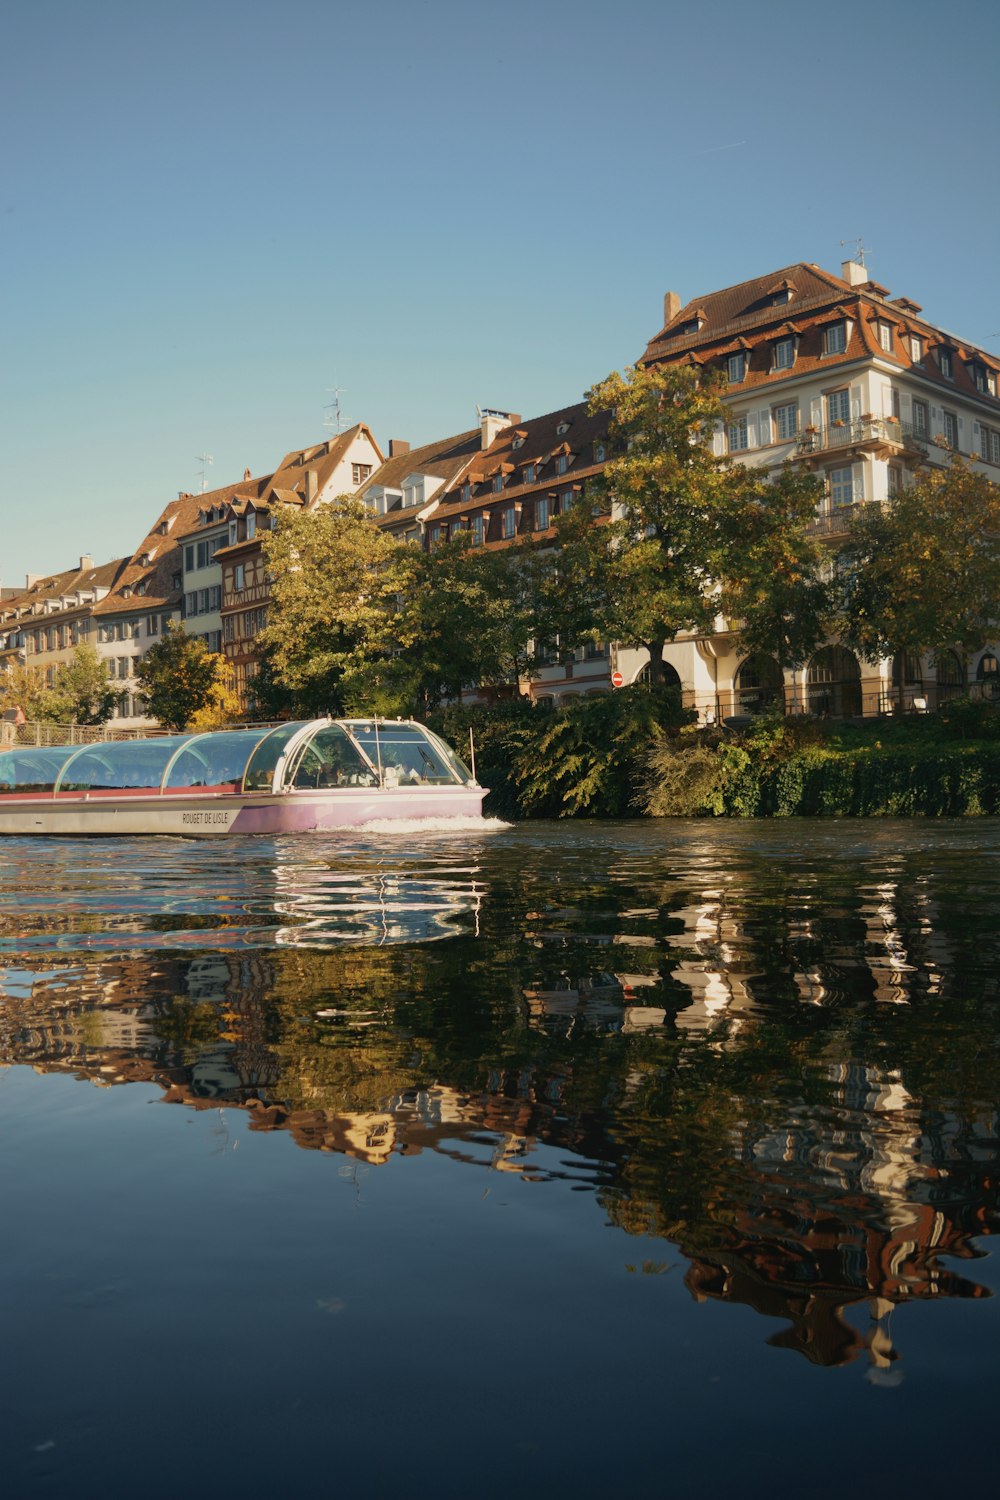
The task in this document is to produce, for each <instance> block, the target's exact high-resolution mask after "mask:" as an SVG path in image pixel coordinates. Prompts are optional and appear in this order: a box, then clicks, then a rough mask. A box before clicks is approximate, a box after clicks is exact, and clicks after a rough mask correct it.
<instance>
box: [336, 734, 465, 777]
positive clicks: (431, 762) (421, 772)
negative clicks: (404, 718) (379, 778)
mask: <svg viewBox="0 0 1000 1500" xmlns="http://www.w3.org/2000/svg"><path fill="white" fill-rule="evenodd" d="M351 727H352V729H353V730H354V734H355V737H356V739H357V740H358V742H359V743H360V745H361V747H362V749H363V750H364V752H365V754H366V755H368V756H369V757H370V758H371V760H372V761H373V762H374V763H375V764H376V765H377V764H378V763H379V760H381V763H382V770H383V771H395V773H396V775H397V777H398V779H399V782H400V784H401V785H404V786H405V785H413V786H416V785H417V784H424V785H427V784H428V783H430V784H434V783H437V784H440V783H442V782H445V783H447V784H449V785H450V784H452V783H453V782H456V781H465V780H466V779H467V776H462V775H461V774H460V773H459V771H457V770H455V769H453V767H452V766H451V764H450V760H452V759H455V757H453V756H451V755H450V752H449V753H448V754H447V755H446V754H445V753H444V746H443V745H440V744H438V743H437V742H436V741H434V740H432V739H430V737H429V736H428V735H427V734H426V733H425V732H424V730H423V729H422V728H421V727H420V726H419V725H418V724H395V723H387V724H381V723H380V724H379V726H378V747H377V748H376V743H375V726H374V725H373V724H370V723H369V724H352V726H351Z"/></svg>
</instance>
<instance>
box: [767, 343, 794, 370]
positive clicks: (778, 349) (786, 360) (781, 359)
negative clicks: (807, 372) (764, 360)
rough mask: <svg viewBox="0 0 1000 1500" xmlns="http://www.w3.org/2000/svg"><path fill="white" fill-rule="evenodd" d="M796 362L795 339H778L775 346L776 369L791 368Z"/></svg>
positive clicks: (773, 366) (774, 365) (773, 365)
mask: <svg viewBox="0 0 1000 1500" xmlns="http://www.w3.org/2000/svg"><path fill="white" fill-rule="evenodd" d="M794 363H795V340H794V339H791V338H788V339H778V340H777V342H776V343H775V346H774V361H773V363H772V366H771V368H772V369H774V370H790V369H791V368H792V366H793V365H794Z"/></svg>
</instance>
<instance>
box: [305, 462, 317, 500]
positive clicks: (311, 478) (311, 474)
mask: <svg viewBox="0 0 1000 1500" xmlns="http://www.w3.org/2000/svg"><path fill="white" fill-rule="evenodd" d="M318 488H319V475H318V474H317V473H316V470H315V469H307V470H306V504H307V505H312V503H313V501H314V500H315V499H316V491H317V489H318Z"/></svg>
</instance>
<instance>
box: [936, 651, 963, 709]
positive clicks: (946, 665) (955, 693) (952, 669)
mask: <svg viewBox="0 0 1000 1500" xmlns="http://www.w3.org/2000/svg"><path fill="white" fill-rule="evenodd" d="M934 666H935V670H936V671H937V701H938V702H939V703H947V701H948V699H949V698H959V697H961V695H962V694H963V693H964V692H965V691H966V685H965V681H964V680H963V676H962V663H961V662H960V661H959V659H958V657H957V656H956V654H955V652H954V651H939V652H938V654H937V656H936V657H935V659H934Z"/></svg>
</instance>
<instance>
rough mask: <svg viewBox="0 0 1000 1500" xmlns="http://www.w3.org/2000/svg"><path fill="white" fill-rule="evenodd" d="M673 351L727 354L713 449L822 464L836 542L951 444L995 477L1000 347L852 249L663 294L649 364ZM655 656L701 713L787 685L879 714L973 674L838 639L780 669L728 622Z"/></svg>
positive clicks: (791, 698) (623, 658)
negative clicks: (870, 659)
mask: <svg viewBox="0 0 1000 1500" xmlns="http://www.w3.org/2000/svg"><path fill="white" fill-rule="evenodd" d="M681 362H683V363H693V364H696V365H698V366H699V367H702V368H705V367H715V368H718V367H720V366H721V368H722V369H723V370H724V371H725V373H726V376H727V378H728V383H729V389H728V393H727V398H726V399H727V402H728V404H729V407H730V411H731V419H730V421H729V423H728V426H727V427H726V429H725V430H720V431H719V432H718V433H717V434H716V437H715V443H716V452H718V453H725V452H728V453H729V454H730V455H732V456H734V457H737V458H739V459H740V460H741V461H743V462H745V463H749V464H754V465H761V466H765V467H769V468H775V467H777V466H778V465H780V464H783V463H785V462H786V461H787V460H789V459H792V460H795V461H796V462H800V463H803V464H806V465H808V467H810V468H811V469H813V470H814V471H815V472H817V473H818V474H820V475H821V476H822V478H823V479H824V481H825V487H826V494H825V499H824V503H823V506H822V511H821V514H820V515H818V516H817V518H816V528H817V531H818V532H819V533H820V534H821V535H823V536H826V537H829V538H830V539H831V542H833V543H835V542H836V540H837V538H838V537H846V535H847V530H848V525H849V521H850V517H851V515H852V513H853V512H854V510H855V508H856V507H857V506H858V505H863V504H867V503H869V502H871V501H885V500H891V499H892V497H893V496H894V495H895V494H896V493H898V491H899V490H900V489H901V488H902V487H903V486H904V485H906V484H907V483H909V482H910V479H911V476H912V474H913V472H914V470H915V469H916V468H918V467H919V466H920V465H923V464H940V465H944V464H946V463H947V462H948V456H949V450H958V451H959V452H961V453H963V454H965V455H967V456H970V457H971V458H973V459H974V460H975V462H976V464H977V465H978V466H979V467H981V469H982V470H983V471H984V472H986V473H988V474H989V475H990V477H991V478H993V479H998V478H1000V400H998V395H997V381H998V376H1000V361H998V360H996V359H995V358H994V357H993V356H992V355H990V354H988V353H986V352H985V351H984V350H982V349H979V348H977V347H975V346H974V345H972V344H970V343H968V342H967V341H966V340H964V339H960V338H958V337H956V336H954V335H952V334H949V333H946V332H945V331H944V330H943V329H941V328H938V327H936V326H935V325H934V324H932V323H929V322H928V321H927V320H926V319H925V318H924V317H923V315H922V310H921V308H920V306H919V305H918V304H917V303H915V302H913V301H911V300H910V299H909V298H907V297H893V296H892V295H891V294H890V292H889V290H888V289H887V288H886V287H884V286H881V285H880V284H879V283H878V282H876V281H873V280H872V279H871V277H870V275H869V272H868V270H867V268H866V267H865V266H863V265H861V264H859V263H858V262H855V261H845V262H844V264H843V266H842V268H841V275H840V276H835V275H832V274H831V273H830V272H827V271H823V270H820V268H819V267H818V266H814V265H806V264H799V265H794V266H788V267H786V268H785V269H784V270H781V271H776V272H773V273H771V274H770V275H768V276H760V277H757V278H756V279H755V280H753V281H746V282H742V283H740V284H739V285H738V286H734V287H728V288H727V289H725V290H724V291H720V292H712V293H710V294H709V295H707V296H704V297H699V298H697V299H695V300H694V301H692V302H689V303H687V304H686V305H684V306H681V303H680V298H679V297H677V296H676V295H675V294H674V293H668V294H667V296H666V298H665V299H664V321H663V327H662V328H661V330H660V331H659V333H657V334H656V336H655V337H654V338H653V339H652V340H651V341H650V343H649V345H648V347H647V349H646V351H645V353H644V355H643V357H642V363H644V364H654V365H655V364H662V363H681ZM664 659H665V661H666V662H667V664H668V668H670V669H672V671H673V672H676V674H677V678H678V679H679V681H680V683H681V686H682V687H683V688H684V690H685V695H686V697H687V699H688V701H689V702H691V703H692V704H693V705H694V706H696V707H697V708H698V709H699V712H700V713H701V714H702V716H703V717H709V716H712V715H713V714H716V713H721V714H723V715H727V714H732V713H739V712H740V711H745V710H753V709H755V708H757V707H759V706H760V705H761V704H762V703H764V702H766V701H768V700H771V701H776V702H780V701H781V699H782V696H783V697H784V701H785V703H786V705H787V706H792V705H796V706H801V707H804V708H808V709H811V710H813V711H816V712H829V713H832V714H842V713H861V712H864V713H866V714H867V713H877V712H884V711H886V710H887V709H889V708H891V707H893V706H897V705H898V706H901V707H904V708H908V707H913V706H914V702H916V704H917V705H918V706H919V705H921V704H923V703H927V704H928V705H933V703H934V702H935V701H937V700H939V699H941V698H943V697H947V696H949V695H952V694H954V693H957V692H961V691H964V690H965V687H966V685H965V684H964V683H963V682H962V680H961V667H960V663H959V659H958V657H957V655H955V654H954V653H952V652H944V653H941V654H939V655H938V657H937V658H923V659H916V658H913V657H906V658H900V659H887V660H885V661H882V662H879V663H878V664H877V665H874V666H873V665H870V664H867V663H865V662H863V661H859V660H857V659H856V658H855V657H853V656H852V655H851V653H849V652H847V651H846V650H844V649H843V648H841V647H839V646H837V645H828V646H826V647H824V648H822V649H821V650H820V651H819V652H817V653H816V655H815V656H814V657H813V658H812V660H811V661H810V662H809V663H808V664H807V665H806V666H805V667H804V668H803V669H802V670H801V671H800V672H797V673H794V674H793V673H787V674H785V678H784V681H782V674H781V673H780V672H779V671H778V668H777V664H776V663H774V662H770V661H769V660H768V659H767V658H759V657H758V658H748V657H747V655H746V653H745V652H743V651H741V649H740V644H739V639H738V637H737V636H736V635H734V634H732V633H731V632H729V631H728V630H727V629H726V628H725V621H722V620H720V621H718V629H717V630H716V631H715V632H714V633H713V634H712V635H710V636H707V637H701V638H695V637H679V638H678V639H677V640H675V641H674V642H672V643H671V644H670V645H669V646H667V647H666V649H665V651H664ZM617 665H618V667H619V670H620V671H622V673H623V675H624V677H625V680H626V681H632V680H634V679H635V677H636V676H638V675H639V674H640V673H641V671H642V669H643V667H644V666H645V665H646V657H645V653H642V652H635V651H629V652H620V653H618V656H617ZM970 671H971V676H972V679H973V682H972V686H973V691H976V690H982V691H984V692H989V693H992V690H993V687H994V685H995V684H996V682H997V681H998V676H997V673H998V666H997V653H996V652H995V651H994V650H985V651H981V652H979V653H977V654H976V655H975V656H974V657H973V659H972V662H971V666H970ZM976 683H978V684H981V689H977V688H976V686H975V684H976Z"/></svg>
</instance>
